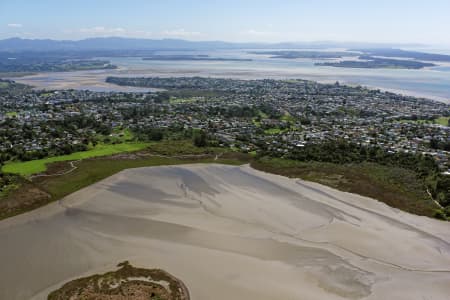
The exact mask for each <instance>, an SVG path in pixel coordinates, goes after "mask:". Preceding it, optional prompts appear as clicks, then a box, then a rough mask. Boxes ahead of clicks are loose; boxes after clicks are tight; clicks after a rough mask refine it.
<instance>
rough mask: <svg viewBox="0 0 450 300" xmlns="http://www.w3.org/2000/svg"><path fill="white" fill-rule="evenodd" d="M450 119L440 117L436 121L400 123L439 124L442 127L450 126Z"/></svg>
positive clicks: (401, 121) (404, 121)
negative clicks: (449, 124) (449, 121)
mask: <svg viewBox="0 0 450 300" xmlns="http://www.w3.org/2000/svg"><path fill="white" fill-rule="evenodd" d="M449 119H450V117H439V118H437V119H434V120H422V119H419V120H399V122H400V123H416V124H439V125H442V126H448V120H449Z"/></svg>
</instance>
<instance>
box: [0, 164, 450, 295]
mask: <svg viewBox="0 0 450 300" xmlns="http://www.w3.org/2000/svg"><path fill="white" fill-rule="evenodd" d="M0 245H1V248H0V249H1V250H0V264H1V266H2V269H1V273H0V299H10V300H13V299H46V296H47V294H48V293H49V292H50V291H52V290H54V289H56V288H58V287H59V286H61V285H62V284H63V283H65V282H67V281H70V280H72V279H74V278H78V277H83V276H87V275H91V274H95V273H102V272H104V271H108V270H111V269H114V266H115V265H116V264H117V263H118V262H121V261H124V260H129V261H130V262H131V263H132V264H133V265H135V266H139V267H144V268H161V269H164V270H166V271H168V272H169V273H171V274H173V275H174V276H176V277H177V278H180V279H181V280H182V281H183V282H184V283H185V284H186V285H187V287H188V288H189V290H190V293H191V298H192V299H205V300H209V299H321V300H322V299H405V300H406V299H407V300H412V299H420V300H423V299H434V300H436V299H448V295H450V223H446V222H440V221H437V220H432V219H429V218H426V217H418V216H414V215H410V214H407V213H404V212H401V211H398V210H396V209H393V208H390V207H388V206H386V205H384V204H383V203H380V202H377V201H375V200H372V199H368V198H365V197H361V196H357V195H353V194H349V193H343V192H339V191H336V190H333V189H331V188H328V187H324V186H321V185H319V184H315V183H310V182H305V181H301V180H294V179H287V178H284V177H280V176H277V175H270V174H266V173H262V172H259V171H256V170H253V169H251V168H250V167H248V166H243V167H234V166H223V165H215V164H210V165H206V164H205V165H185V166H170V167H153V168H139V169H130V170H126V171H123V172H121V173H118V174H116V175H114V176H112V177H110V178H108V179H106V180H103V181H101V182H98V183H96V184H94V185H92V186H90V187H88V188H85V189H83V190H81V191H78V192H76V193H74V194H72V195H70V196H68V197H66V198H65V199H63V200H62V201H60V202H58V203H52V204H51V205H48V206H46V207H43V208H40V209H38V210H35V211H33V212H30V213H27V214H24V215H21V216H17V217H14V218H11V219H7V220H4V221H1V222H0Z"/></svg>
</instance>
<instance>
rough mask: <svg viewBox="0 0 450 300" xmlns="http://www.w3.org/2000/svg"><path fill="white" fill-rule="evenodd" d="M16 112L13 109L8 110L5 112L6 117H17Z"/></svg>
mask: <svg viewBox="0 0 450 300" xmlns="http://www.w3.org/2000/svg"><path fill="white" fill-rule="evenodd" d="M17 115H18V113H17V112H15V111H10V112H7V113H6V116H7V117H17Z"/></svg>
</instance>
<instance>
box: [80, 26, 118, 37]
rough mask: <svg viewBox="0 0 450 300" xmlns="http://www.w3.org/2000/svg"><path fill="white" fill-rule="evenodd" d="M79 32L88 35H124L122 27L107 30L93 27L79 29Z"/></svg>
mask: <svg viewBox="0 0 450 300" xmlns="http://www.w3.org/2000/svg"><path fill="white" fill-rule="evenodd" d="M80 32H81V33H85V34H89V35H124V34H125V33H126V30H125V29H124V28H122V27H116V28H107V27H104V26H95V27H90V28H81V29H80Z"/></svg>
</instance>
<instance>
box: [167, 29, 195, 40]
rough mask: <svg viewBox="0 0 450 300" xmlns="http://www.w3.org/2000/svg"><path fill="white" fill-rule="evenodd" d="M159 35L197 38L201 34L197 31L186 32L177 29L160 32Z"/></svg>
mask: <svg viewBox="0 0 450 300" xmlns="http://www.w3.org/2000/svg"><path fill="white" fill-rule="evenodd" d="M161 35H162V36H166V37H181V38H189V37H196V36H199V35H201V33H200V32H197V31H186V30H185V29H184V28H179V29H172V30H164V31H163V32H161Z"/></svg>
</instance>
